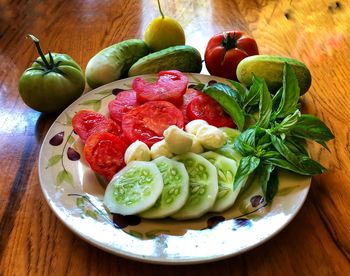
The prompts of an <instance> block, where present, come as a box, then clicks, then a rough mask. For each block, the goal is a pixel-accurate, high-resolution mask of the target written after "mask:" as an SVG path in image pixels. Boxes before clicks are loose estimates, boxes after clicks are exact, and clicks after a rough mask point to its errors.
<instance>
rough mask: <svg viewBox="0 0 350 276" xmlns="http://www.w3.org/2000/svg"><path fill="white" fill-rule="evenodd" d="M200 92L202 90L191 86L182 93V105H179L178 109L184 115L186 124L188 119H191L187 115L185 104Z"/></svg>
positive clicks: (200, 93)
mask: <svg viewBox="0 0 350 276" xmlns="http://www.w3.org/2000/svg"><path fill="white" fill-rule="evenodd" d="M202 94H203V93H202V92H200V91H198V90H196V89H193V88H188V89H187V90H186V93H185V94H184V95H183V101H182V105H181V106H180V110H181V112H182V115H183V116H184V124H187V123H188V122H189V121H191V119H190V118H189V117H188V116H187V106H188V105H189V103H190V102H191V101H192V100H193V99H194V98H195V97H197V96H199V95H202Z"/></svg>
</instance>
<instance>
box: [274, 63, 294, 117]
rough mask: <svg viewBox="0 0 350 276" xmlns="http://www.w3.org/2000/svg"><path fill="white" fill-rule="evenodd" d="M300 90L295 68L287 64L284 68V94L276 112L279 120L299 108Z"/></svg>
mask: <svg viewBox="0 0 350 276" xmlns="http://www.w3.org/2000/svg"><path fill="white" fill-rule="evenodd" d="M299 97H300V89H299V84H298V80H297V77H296V75H295V73H294V70H293V68H292V67H291V66H290V65H289V64H288V63H285V64H284V67H283V92H282V98H281V101H280V105H279V106H278V109H277V111H276V116H277V118H284V117H286V116H287V115H289V114H290V113H293V112H294V111H295V109H297V108H298V101H299Z"/></svg>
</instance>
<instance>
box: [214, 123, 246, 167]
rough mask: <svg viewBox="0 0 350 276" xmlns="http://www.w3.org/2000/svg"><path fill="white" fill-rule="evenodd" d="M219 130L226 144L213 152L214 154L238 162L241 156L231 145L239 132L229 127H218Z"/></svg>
mask: <svg viewBox="0 0 350 276" xmlns="http://www.w3.org/2000/svg"><path fill="white" fill-rule="evenodd" d="M220 129H221V130H222V131H223V133H224V134H225V136H226V138H227V139H226V143H225V144H224V145H223V146H222V147H221V148H219V149H217V150H215V152H216V153H219V154H221V155H224V156H226V157H228V158H230V159H233V160H235V161H237V162H239V161H240V160H241V158H242V156H241V155H240V154H239V152H237V151H236V150H235V149H234V147H233V144H234V142H235V140H236V138H237V137H238V135H239V134H240V133H241V132H240V131H239V130H237V129H234V128H229V127H220Z"/></svg>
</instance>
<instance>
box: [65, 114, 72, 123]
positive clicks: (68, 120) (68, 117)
mask: <svg viewBox="0 0 350 276" xmlns="http://www.w3.org/2000/svg"><path fill="white" fill-rule="evenodd" d="M65 116H66V125H67V126H71V125H72V117H71V116H69V114H68V113H67V112H66V113H65Z"/></svg>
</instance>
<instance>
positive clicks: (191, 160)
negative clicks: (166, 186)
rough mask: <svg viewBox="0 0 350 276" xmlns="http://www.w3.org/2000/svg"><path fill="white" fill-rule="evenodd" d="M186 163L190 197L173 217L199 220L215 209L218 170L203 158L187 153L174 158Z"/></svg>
mask: <svg viewBox="0 0 350 276" xmlns="http://www.w3.org/2000/svg"><path fill="white" fill-rule="evenodd" d="M174 160H177V161H180V162H182V163H184V165H185V167H186V170H187V172H188V175H189V196H188V199H187V201H186V203H185V205H184V206H183V207H182V208H181V209H180V210H179V211H178V212H177V213H175V214H173V215H172V216H171V217H173V218H175V219H192V218H198V217H200V216H202V215H203V214H204V213H206V212H207V211H208V210H210V208H212V207H213V205H214V203H215V199H216V195H217V193H218V177H217V172H216V168H215V166H214V165H212V164H211V163H210V162H209V161H208V160H206V159H205V158H204V157H203V156H200V155H198V154H195V153H185V154H181V155H178V156H176V157H174Z"/></svg>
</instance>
